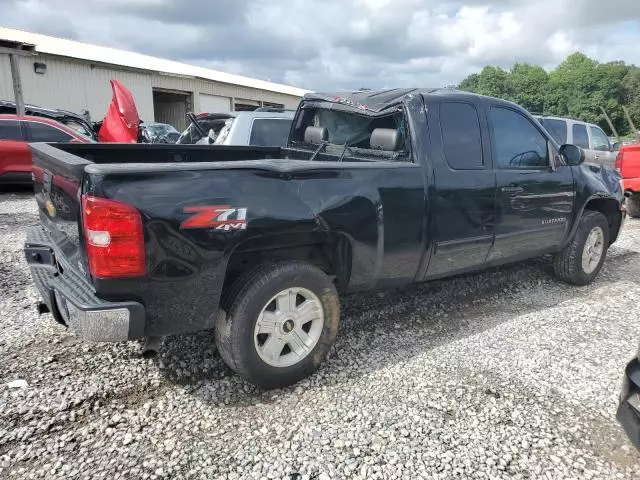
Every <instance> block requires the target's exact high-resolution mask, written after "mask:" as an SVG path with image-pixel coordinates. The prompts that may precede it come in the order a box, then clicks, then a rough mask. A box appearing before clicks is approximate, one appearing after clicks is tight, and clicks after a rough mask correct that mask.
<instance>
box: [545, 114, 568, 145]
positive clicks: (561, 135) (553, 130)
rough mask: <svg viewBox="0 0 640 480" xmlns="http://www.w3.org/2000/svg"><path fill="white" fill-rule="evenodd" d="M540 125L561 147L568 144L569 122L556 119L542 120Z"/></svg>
mask: <svg viewBox="0 0 640 480" xmlns="http://www.w3.org/2000/svg"><path fill="white" fill-rule="evenodd" d="M540 123H542V125H543V126H544V128H545V129H546V130H547V132H549V135H551V136H552V137H553V139H554V140H555V141H556V142H558V143H559V144H560V145H564V144H565V143H567V122H565V121H564V120H557V119H555V118H542V119H540Z"/></svg>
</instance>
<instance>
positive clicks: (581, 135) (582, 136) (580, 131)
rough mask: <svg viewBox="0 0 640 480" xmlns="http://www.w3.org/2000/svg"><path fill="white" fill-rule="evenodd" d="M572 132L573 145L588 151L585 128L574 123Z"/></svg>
mask: <svg viewBox="0 0 640 480" xmlns="http://www.w3.org/2000/svg"><path fill="white" fill-rule="evenodd" d="M572 131H573V144H574V145H575V146H576V147H580V148H586V149H588V148H589V134H588V133H587V127H586V126H584V125H582V124H580V123H574V124H573V128H572Z"/></svg>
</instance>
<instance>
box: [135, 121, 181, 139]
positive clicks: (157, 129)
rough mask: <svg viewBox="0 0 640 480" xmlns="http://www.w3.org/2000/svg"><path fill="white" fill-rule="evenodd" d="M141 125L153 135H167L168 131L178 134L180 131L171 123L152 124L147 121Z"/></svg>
mask: <svg viewBox="0 0 640 480" xmlns="http://www.w3.org/2000/svg"><path fill="white" fill-rule="evenodd" d="M143 126H144V128H146V129H147V130H149V131H150V132H151V133H153V134H154V135H157V136H161V137H162V136H165V135H167V134H168V133H178V134H179V133H180V132H178V130H176V129H175V128H173V127H172V126H171V125H167V124H165V123H153V124H149V123H147V124H145V125H143Z"/></svg>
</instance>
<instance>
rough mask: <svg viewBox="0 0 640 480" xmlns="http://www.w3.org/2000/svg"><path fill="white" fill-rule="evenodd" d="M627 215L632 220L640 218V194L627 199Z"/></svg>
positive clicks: (633, 194) (634, 194)
mask: <svg viewBox="0 0 640 480" xmlns="http://www.w3.org/2000/svg"><path fill="white" fill-rule="evenodd" d="M627 214H628V215H629V216H630V217H631V218H640V193H632V194H631V195H630V196H629V197H627Z"/></svg>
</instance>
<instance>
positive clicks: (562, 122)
mask: <svg viewBox="0 0 640 480" xmlns="http://www.w3.org/2000/svg"><path fill="white" fill-rule="evenodd" d="M535 117H536V118H537V119H538V121H539V122H540V123H541V124H542V126H543V127H544V128H545V129H546V130H547V132H549V133H550V134H551V136H552V137H553V138H554V139H555V140H556V141H557V142H558V144H560V145H562V144H565V143H571V144H573V145H576V146H577V147H580V148H582V149H583V150H584V154H585V162H590V163H595V164H598V165H602V166H605V167H610V168H613V166H614V163H615V161H616V155H617V148H615V147H617V145H615V144H614V145H612V144H611V142H610V141H609V138H608V137H607V135H605V133H604V132H603V131H602V129H601V128H600V127H599V126H598V125H595V124H593V123H587V122H583V121H580V120H574V119H572V118H564V117H551V116H547V115H535Z"/></svg>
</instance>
